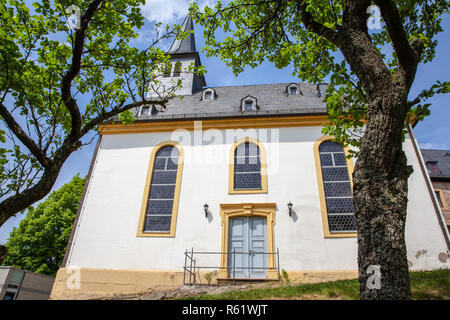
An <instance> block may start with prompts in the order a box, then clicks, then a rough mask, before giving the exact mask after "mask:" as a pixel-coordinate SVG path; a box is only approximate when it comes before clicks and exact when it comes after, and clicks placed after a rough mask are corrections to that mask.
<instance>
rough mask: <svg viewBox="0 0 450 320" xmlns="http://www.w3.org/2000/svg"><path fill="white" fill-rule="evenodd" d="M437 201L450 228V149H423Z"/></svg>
mask: <svg viewBox="0 0 450 320" xmlns="http://www.w3.org/2000/svg"><path fill="white" fill-rule="evenodd" d="M421 152H422V156H423V159H424V162H425V166H426V168H427V171H428V174H429V176H430V179H431V183H432V184H433V188H434V192H435V194H436V199H437V202H438V204H439V206H440V208H441V211H442V214H443V215H444V218H445V222H446V225H447V228H448V229H450V150H431V149H422V150H421Z"/></svg>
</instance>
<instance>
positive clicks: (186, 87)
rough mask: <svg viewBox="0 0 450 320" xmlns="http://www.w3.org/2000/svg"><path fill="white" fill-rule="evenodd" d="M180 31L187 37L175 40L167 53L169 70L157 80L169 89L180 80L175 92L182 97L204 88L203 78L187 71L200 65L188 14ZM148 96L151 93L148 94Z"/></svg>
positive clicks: (161, 85) (192, 25) (192, 26)
mask: <svg viewBox="0 0 450 320" xmlns="http://www.w3.org/2000/svg"><path fill="white" fill-rule="evenodd" d="M181 31H183V32H189V35H188V36H187V37H186V38H185V39H183V40H180V39H175V40H174V41H173V43H172V45H171V47H170V49H169V51H168V52H167V54H168V55H170V62H171V63H170V68H166V70H165V71H164V75H162V76H160V77H159V78H157V80H159V81H160V87H162V88H169V87H171V86H173V83H175V82H176V81H177V80H178V79H181V80H182V83H183V86H182V88H180V89H178V90H177V91H175V93H176V94H178V95H182V96H188V95H192V94H193V93H195V92H197V91H199V90H201V89H202V88H203V87H204V86H206V82H205V78H204V77H203V76H198V75H196V74H194V72H192V71H189V66H190V65H191V64H194V66H195V67H198V66H200V65H201V62H200V56H199V54H198V52H197V50H196V48H195V37H194V33H193V32H194V24H193V21H192V18H191V16H190V15H189V14H188V15H187V16H186V18H185V19H184V22H183V25H182V26H181ZM150 95H152V93H151V92H150Z"/></svg>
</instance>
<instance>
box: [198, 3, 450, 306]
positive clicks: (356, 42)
mask: <svg viewBox="0 0 450 320" xmlns="http://www.w3.org/2000/svg"><path fill="white" fill-rule="evenodd" d="M373 4H374V5H376V6H375V7H373V6H372V5H373ZM449 8H450V3H449V2H448V1H446V0H415V1H400V0H374V1H371V0H337V1H329V0H277V1H275V0H273V1H271V0H264V1H263V0H232V1H227V2H226V4H223V2H221V1H219V2H218V3H217V5H216V6H215V8H209V7H206V8H205V9H204V10H203V11H200V10H199V8H198V6H197V5H196V4H192V6H191V9H190V10H191V13H192V15H193V17H194V20H196V21H197V22H198V23H200V24H201V25H203V26H204V27H205V31H204V36H205V42H206V45H207V46H206V48H205V50H206V54H207V55H208V56H211V55H216V56H219V57H221V59H222V60H224V61H225V62H226V64H227V65H228V66H231V67H232V68H233V71H234V73H235V74H238V73H240V72H242V71H243V70H244V68H245V67H246V66H250V67H256V66H257V65H258V64H260V63H261V62H263V61H264V60H268V61H270V62H272V63H274V64H275V66H276V67H278V68H284V67H287V66H288V65H289V64H292V66H293V67H294V75H297V76H298V77H299V78H300V79H301V80H303V81H308V82H313V83H321V82H323V81H324V80H325V79H326V78H327V79H328V78H329V87H328V89H327V94H326V96H325V102H326V103H327V111H328V115H329V121H328V123H327V124H325V126H324V128H323V130H322V132H323V133H325V134H329V135H332V136H334V137H335V140H336V141H337V142H339V143H340V144H342V145H344V146H347V145H349V144H351V145H353V146H355V147H357V148H356V150H358V152H357V160H356V164H355V170H354V172H353V205H354V209H355V210H354V215H355V220H356V229H357V234H358V271H359V283H360V297H361V298H362V299H409V298H411V290H410V284H409V274H408V260H407V251H406V242H405V224H406V215H407V212H406V211H407V202H408V199H407V195H408V177H409V176H410V174H411V172H412V168H411V166H409V165H408V163H407V159H406V155H405V153H404V151H403V142H404V138H405V132H406V130H405V129H406V128H407V125H406V124H407V123H408V122H409V121H411V119H414V121H420V120H422V119H423V118H424V117H425V116H427V115H428V114H429V112H430V110H429V107H430V104H429V103H427V101H426V100H427V99H428V98H430V97H432V96H433V95H434V94H437V93H448V92H449V91H450V83H449V82H446V81H436V83H435V84H434V85H432V86H431V87H430V88H424V89H423V91H422V92H421V93H420V94H419V95H418V96H417V97H416V98H414V99H410V100H408V99H409V93H410V89H411V86H412V84H413V82H414V79H415V77H416V72H417V67H418V65H419V64H420V63H428V62H430V61H432V60H433V58H434V57H435V56H436V47H437V40H436V35H437V34H438V33H440V32H442V31H443V30H442V25H441V22H442V16H443V15H444V14H448V13H449ZM372 10H375V12H376V14H377V18H379V19H380V20H381V18H382V20H383V21H382V23H380V26H379V29H378V30H372V29H371V28H369V26H372V25H371V24H370V23H372V22H373V21H372V20H373V19H374V17H373V16H372V15H371V13H372ZM375 18H376V17H375ZM375 22H376V21H375ZM380 22H381V21H380ZM375 25H377V23H376V24H375ZM377 27H378V26H377ZM217 30H222V31H224V32H225V37H224V38H223V39H220V35H218V34H217V33H216V32H217ZM354 153H355V152H354ZM371 266H377V270H380V274H381V287H380V288H372V287H370V286H368V285H367V283H368V281H370V278H369V276H370V273H369V270H370V269H369V267H371Z"/></svg>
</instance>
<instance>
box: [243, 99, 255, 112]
mask: <svg viewBox="0 0 450 320" xmlns="http://www.w3.org/2000/svg"><path fill="white" fill-rule="evenodd" d="M244 110H245V111H250V110H253V101H252V100H245V108H244Z"/></svg>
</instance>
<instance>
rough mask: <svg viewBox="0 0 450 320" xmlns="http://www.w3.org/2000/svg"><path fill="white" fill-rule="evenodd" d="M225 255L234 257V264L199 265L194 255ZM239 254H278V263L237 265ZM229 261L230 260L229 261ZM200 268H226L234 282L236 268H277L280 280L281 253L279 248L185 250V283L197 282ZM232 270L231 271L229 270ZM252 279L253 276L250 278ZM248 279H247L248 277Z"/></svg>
mask: <svg viewBox="0 0 450 320" xmlns="http://www.w3.org/2000/svg"><path fill="white" fill-rule="evenodd" d="M213 254H217V255H223V254H226V255H228V257H231V256H232V257H233V265H232V266H228V265H227V266H226V267H225V266H219V267H218V266H198V265H197V258H195V257H194V255H213ZM237 254H238V255H239V254H248V255H252V254H263V255H275V256H276V260H275V261H276V265H275V267H261V266H253V267H250V266H249V267H242V266H238V267H236V255H237ZM228 262H229V261H228ZM200 269H222V270H223V269H226V270H227V273H228V276H229V278H231V279H232V280H233V284H234V282H235V280H236V269H249V270H276V271H277V274H278V281H280V254H279V249H278V248H277V251H276V252H255V251H252V250H249V251H248V252H240V251H236V250H233V251H229V252H211V251H194V248H192V249H191V250H190V251H188V250H186V251H185V252H184V267H183V270H184V271H183V284H184V285H186V284H188V285H193V284H196V271H199V270H200ZM230 269H231V270H232V272H230V271H229V270H230ZM186 274H188V276H189V281H187V279H186ZM249 279H250V280H251V279H252V278H249ZM246 280H247V279H246ZM255 280H259V278H255Z"/></svg>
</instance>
